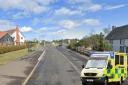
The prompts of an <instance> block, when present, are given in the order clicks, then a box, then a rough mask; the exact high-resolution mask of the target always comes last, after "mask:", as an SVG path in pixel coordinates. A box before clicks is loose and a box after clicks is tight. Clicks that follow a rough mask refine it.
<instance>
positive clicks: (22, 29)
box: [20, 26, 33, 32]
mask: <svg viewBox="0 0 128 85" xmlns="http://www.w3.org/2000/svg"><path fill="white" fill-rule="evenodd" d="M20 30H21V32H30V31H32V30H33V29H32V28H31V27H27V26H24V27H21V29H20Z"/></svg>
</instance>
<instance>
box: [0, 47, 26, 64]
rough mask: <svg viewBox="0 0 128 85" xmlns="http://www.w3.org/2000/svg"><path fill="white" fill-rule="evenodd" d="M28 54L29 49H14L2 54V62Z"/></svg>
mask: <svg viewBox="0 0 128 85" xmlns="http://www.w3.org/2000/svg"><path fill="white" fill-rule="evenodd" d="M27 54H28V50H27V49H22V50H18V51H13V52H9V53H5V54H0V64H6V63H8V62H10V61H13V60H15V59H17V58H21V57H24V56H25V55H27Z"/></svg>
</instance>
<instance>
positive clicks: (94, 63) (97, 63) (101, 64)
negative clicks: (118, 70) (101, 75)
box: [85, 60, 107, 68]
mask: <svg viewBox="0 0 128 85" xmlns="http://www.w3.org/2000/svg"><path fill="white" fill-rule="evenodd" d="M106 65H107V60H88V62H87V64H86V67H85V68H105V67H106Z"/></svg>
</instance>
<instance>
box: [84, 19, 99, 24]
mask: <svg viewBox="0 0 128 85" xmlns="http://www.w3.org/2000/svg"><path fill="white" fill-rule="evenodd" d="M83 23H84V24H86V25H90V26H95V25H100V24H101V23H100V21H99V20H98V19H85V20H83Z"/></svg>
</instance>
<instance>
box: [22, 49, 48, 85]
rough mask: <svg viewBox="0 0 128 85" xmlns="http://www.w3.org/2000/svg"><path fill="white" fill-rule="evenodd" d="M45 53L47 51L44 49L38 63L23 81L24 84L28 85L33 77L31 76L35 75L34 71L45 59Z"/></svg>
mask: <svg viewBox="0 0 128 85" xmlns="http://www.w3.org/2000/svg"><path fill="white" fill-rule="evenodd" d="M45 53H46V51H45V50H44V51H43V53H42V54H41V56H40V57H39V58H38V62H37V64H36V65H35V66H34V68H33V70H32V71H31V72H30V74H29V75H28V77H27V78H26V79H25V81H24V82H23V83H22V85H26V84H27V82H28V81H29V79H30V78H31V76H32V75H33V73H34V72H35V70H36V68H37V66H38V65H39V63H40V61H41V60H42V59H43V56H44V54H45Z"/></svg>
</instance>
